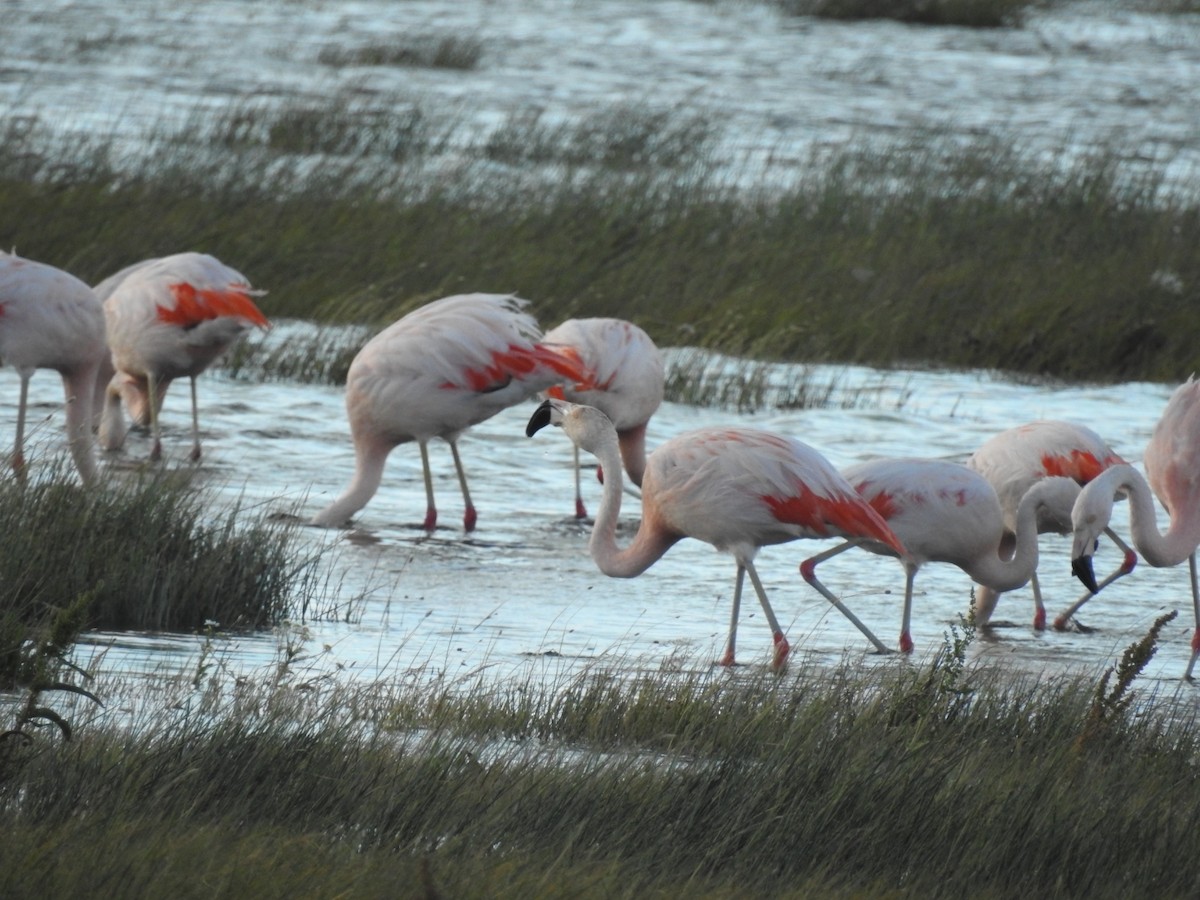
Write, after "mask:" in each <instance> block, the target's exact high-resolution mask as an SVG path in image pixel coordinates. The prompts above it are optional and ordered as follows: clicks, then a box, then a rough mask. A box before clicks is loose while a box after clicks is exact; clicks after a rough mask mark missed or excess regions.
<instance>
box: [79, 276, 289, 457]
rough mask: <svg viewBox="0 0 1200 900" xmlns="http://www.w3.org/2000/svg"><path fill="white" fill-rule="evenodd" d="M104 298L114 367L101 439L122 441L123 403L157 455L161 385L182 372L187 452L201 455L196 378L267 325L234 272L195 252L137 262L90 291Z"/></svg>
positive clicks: (116, 444) (114, 444) (111, 444)
mask: <svg viewBox="0 0 1200 900" xmlns="http://www.w3.org/2000/svg"><path fill="white" fill-rule="evenodd" d="M95 292H96V296H97V297H99V298H101V299H102V300H103V302H104V311H105V316H106V318H107V321H108V342H109V346H110V347H111V349H112V365H113V367H114V368H115V372H114V373H113V375H112V377H111V379H109V380H108V381H107V383H106V386H105V396H104V408H103V412H102V415H101V420H100V443H101V445H102V446H103V447H104V448H105V449H106V450H116V449H118V448H120V447H121V446H123V445H124V443H125V436H126V425H125V419H124V415H123V414H122V410H121V405H122V401H123V402H124V404H125V406H127V407H128V409H129V412H130V415H131V416H132V417H133V419H134V421H135V422H137V423H138V424H139V425H147V424H148V425H150V427H151V430H152V432H153V437H154V444H153V449H152V451H151V454H150V456H151V459H158V458H159V457H160V456H161V454H162V436H161V431H160V427H159V413H160V411H161V409H162V402H163V398H164V396H165V395H166V392H167V388H168V387H169V386H170V384H171V382H172V381H174V380H175V379H176V378H183V377H187V378H188V379H190V381H191V393H192V452H191V458H192V459H193V460H195V459H199V458H200V423H199V413H198V410H197V404H196V377H197V376H198V375H199V374H200V373H201V372H203V371H204V370H205V369H207V368H208V367H209V366H210V365H212V364H213V362H214V361H215V360H216V359H217V357H219V356H220V355H221V354H222V353H224V352H225V351H226V350H227V349H228V348H229V347H230V345H231V344H232V343H233V342H234V341H235V340H236V339H237V338H238V337H240V336H241V334H242V333H243V332H245V331H246V330H247V329H249V328H251V327H259V328H267V327H269V324H268V322H267V319H266V317H265V316H264V315H263V314H262V311H261V310H259V308H258V307H257V306H256V305H255V303H254V300H253V299H252V298H253V297H256V296H259V295H260V294H262V291H256V290H253V289H252V288H251V287H250V282H249V281H248V280H247V279H246V277H245V276H244V275H242V274H241V273H240V272H238V271H236V270H234V269H231V268H230V267H229V266H227V265H225V264H224V263H222V262H221V261H220V260H217V259H216V258H214V257H212V256H208V255H206V254H202V253H178V254H175V255H174V256H165V257H162V258H160V259H149V260H145V261H144V262H140V263H136V264H134V265H132V266H129V267H127V268H125V269H122V270H121V271H120V272H118V273H116V274H115V275H113V276H111V277H109V278H107V279H105V280H104V281H103V282H101V283H100V284H98V285H97V286H96V288H95Z"/></svg>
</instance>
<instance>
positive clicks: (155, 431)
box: [146, 372, 162, 462]
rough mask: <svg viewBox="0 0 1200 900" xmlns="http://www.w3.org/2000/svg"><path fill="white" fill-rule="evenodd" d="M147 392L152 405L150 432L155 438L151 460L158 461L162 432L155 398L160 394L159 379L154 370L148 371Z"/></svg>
mask: <svg viewBox="0 0 1200 900" xmlns="http://www.w3.org/2000/svg"><path fill="white" fill-rule="evenodd" d="M146 392H147V395H148V397H149V401H148V405H149V407H150V434H151V436H152V438H153V440H154V444H153V445H152V446H151V448H150V460H151V462H158V461H159V460H160V459H162V432H161V431H160V430H159V424H158V414H159V412H160V409H159V405H158V404H157V403H155V402H154V398H155V397H157V396H158V379H157V378H155V377H154V373H153V372H147V373H146Z"/></svg>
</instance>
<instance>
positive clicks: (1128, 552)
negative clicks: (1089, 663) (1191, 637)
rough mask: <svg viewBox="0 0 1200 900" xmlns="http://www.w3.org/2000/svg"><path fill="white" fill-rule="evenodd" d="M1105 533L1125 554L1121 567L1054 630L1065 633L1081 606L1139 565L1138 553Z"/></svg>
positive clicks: (1071, 609) (1067, 612)
mask: <svg viewBox="0 0 1200 900" xmlns="http://www.w3.org/2000/svg"><path fill="white" fill-rule="evenodd" d="M1104 533H1105V534H1107V535H1108V537H1109V539H1110V540H1111V541H1112V542H1113V543H1114V544H1116V545H1117V547H1118V549H1120V551H1121V552H1122V554H1124V555H1123V558H1122V560H1121V565H1119V566H1118V567H1117V568H1116V569H1114V570H1113V572H1112V574H1110V575H1109V576H1108V577H1107V578H1105V579H1104V580H1103V581H1101V582H1100V583H1099V584H1098V585H1096V593H1095V594H1094V593H1092V592H1091V591H1088V592H1087V593H1086V594H1084V595H1083V596H1082V597H1080V598H1079V599H1078V600H1076V601H1075V602H1074V603H1072V604H1071V606H1070V607H1069V608H1068V609H1067V610H1065V611H1064V612H1062V613H1060V614H1059V615H1058V616H1057V617H1055V619H1054V629H1055V630H1056V631H1065V630H1066V628H1067V623H1068V622H1070V621H1071V617H1072V616H1074V615H1075V613H1077V612H1079V609H1080V607H1081V606H1083V604H1085V603H1087V602H1088V601H1089V600H1091V599H1092V598H1093V597H1094V596H1096V594H1098V593H1100V592H1101V591H1102V590H1104V589H1105V588H1106V587H1108V586H1109V585H1110V584H1112V583H1113V582H1114V581H1116V580H1117V579H1118V578H1123V577H1124V576H1126V575H1128V574H1129V573H1130V572H1132V571H1133V569H1134V567H1135V566H1136V565H1137V560H1138V557H1137V553H1135V552H1134V551H1133V549H1132V548H1131V547H1130V546H1129V545H1128V544H1127V543H1125V542H1124V541H1123V540H1121V538H1120V537H1118V536H1117V533H1116V532H1115V531H1113V530H1112V529H1111V528H1105V529H1104ZM1197 622H1198V623H1200V618H1198V619H1197Z"/></svg>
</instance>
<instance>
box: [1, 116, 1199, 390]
mask: <svg viewBox="0 0 1200 900" xmlns="http://www.w3.org/2000/svg"><path fill="white" fill-rule="evenodd" d="M363 103H364V101H362V100H361V99H358V100H355V99H352V98H339V97H334V98H332V99H330V100H328V101H327V102H326V103H325V104H324V105H320V104H318V105H317V106H315V107H314V106H313V105H312V104H311V103H309V102H307V101H306V102H305V104H303V106H302V107H301V106H292V107H289V106H287V105H286V104H285V105H284V106H283V107H281V108H275V109H270V110H268V109H256V110H253V114H252V115H247V112H246V110H244V109H231V110H229V111H226V112H223V113H221V112H218V113H212V112H209V113H204V114H197V121H196V122H195V123H194V124H193V125H192V126H190V127H189V128H188V129H186V130H185V132H183V133H178V134H176V133H167V134H163V135H162V136H160V138H159V139H158V142H157V144H156V145H155V146H154V147H153V149H152V152H151V154H150V156H149V157H148V159H147V160H146V161H145V164H144V165H141V166H138V167H136V169H135V170H134V171H128V170H126V169H124V168H122V167H119V166H118V165H117V161H116V160H115V159H114V153H115V151H114V150H113V148H112V146H111V145H109V144H107V143H105V142H104V141H94V142H92V143H90V144H89V143H88V142H87V141H79V140H77V139H75V140H69V139H67V138H66V137H64V136H62V135H58V134H57V133H56V132H55V131H54V129H53V128H51V127H50V126H49V125H48V124H46V123H43V122H37V121H34V122H29V121H23V122H12V123H9V125H8V126H7V127H6V129H0V209H4V211H5V213H4V215H3V217H0V246H14V245H15V246H17V247H18V248H19V249H20V251H21V252H22V253H23V254H24V255H27V256H30V257H32V258H37V259H42V260H46V261H49V262H52V263H54V264H57V265H59V266H61V267H63V268H66V269H68V270H70V271H72V272H74V273H75V274H77V275H79V276H80V277H82V278H84V279H85V280H88V281H91V282H95V281H98V280H100V279H101V278H103V277H105V276H107V275H108V274H110V273H111V272H113V271H114V270H116V269H118V268H120V267H121V266H123V265H125V264H127V263H130V262H133V261H135V260H137V259H141V258H144V257H147V256H153V255H159V254H165V253H171V252H176V251H178V250H180V249H182V248H201V249H204V250H207V251H209V252H212V253H214V254H216V255H217V256H219V257H221V258H222V259H225V260H227V261H229V262H230V263H232V264H234V265H235V266H236V267H237V268H238V269H240V270H242V271H244V272H245V273H247V274H248V275H249V277H250V278H251V279H252V281H253V282H254V283H255V284H256V285H259V286H261V287H264V288H266V289H268V290H269V294H268V295H267V296H266V297H265V298H263V306H264V309H265V310H266V311H267V312H268V314H269V315H272V316H275V317H283V316H287V317H295V318H303V319H309V320H315V321H319V322H340V323H356V324H363V325H366V326H368V327H369V328H372V329H374V328H378V327H380V326H382V325H383V324H386V323H389V322H391V321H393V320H394V319H396V318H398V317H399V316H400V315H401V314H403V313H405V312H407V311H409V310H411V309H413V308H415V307H416V306H418V305H420V304H422V303H425V302H427V301H429V300H431V299H434V298H436V297H439V296H443V295H446V294H452V293H461V292H464V291H473V290H485V291H500V292H509V291H511V292H516V293H519V294H521V295H523V296H526V297H528V298H530V299H531V300H532V301H534V304H535V310H536V312H537V313H538V315H539V317H540V318H541V320H542V321H543V323H544V324H546V325H547V326H549V325H551V324H553V323H555V322H557V321H559V320H561V319H564V318H567V317H569V316H572V315H613V316H619V317H622V318H628V319H631V320H633V321H636V322H638V323H639V324H641V325H642V326H643V327H645V328H646V329H647V331H649V332H650V334H651V336H652V337H653V338H654V339H655V340H656V341H657V342H659V343H660V344H662V345H664V346H678V345H689V346H691V345H695V346H700V347H704V348H709V349H719V350H722V351H724V352H728V353H732V354H736V355H741V356H745V357H750V358H755V359H783V360H798V361H806V362H834V363H863V364H870V365H883V366H887V365H898V364H903V365H923V364H935V365H948V366H956V367H957V366H962V367H982V368H993V369H999V370H1004V371H1008V372H1014V373H1025V374H1030V375H1034V376H1039V377H1057V378H1065V379H1078V380H1099V381H1111V380H1128V379H1146V380H1159V381H1167V382H1173V381H1178V380H1181V379H1182V378H1185V377H1186V376H1187V374H1188V373H1189V372H1191V371H1192V370H1193V369H1194V368H1195V366H1196V353H1195V347H1194V341H1192V340H1191V339H1190V335H1193V334H1195V333H1197V332H1198V331H1200V302H1196V301H1198V300H1200V297H1198V296H1197V291H1198V290H1200V257H1198V256H1197V254H1196V253H1195V252H1194V248H1195V247H1196V246H1197V244H1198V243H1200V201H1198V200H1197V198H1196V197H1194V196H1190V195H1188V194H1186V193H1185V192H1184V191H1183V189H1182V188H1181V187H1179V186H1178V185H1171V184H1168V183H1166V182H1164V181H1163V180H1162V176H1161V170H1160V169H1159V168H1158V167H1157V166H1156V165H1155V164H1154V163H1153V162H1152V161H1151V162H1147V161H1145V160H1140V161H1137V162H1136V164H1135V165H1131V164H1129V162H1128V161H1127V160H1126V159H1125V157H1124V156H1123V154H1122V151H1121V150H1120V148H1114V150H1113V151H1112V153H1111V155H1104V154H1101V155H1099V156H1095V157H1091V158H1085V159H1074V160H1073V161H1067V160H1064V161H1062V162H1061V163H1060V164H1059V165H1058V167H1057V168H1050V169H1048V168H1047V167H1046V165H1045V163H1044V162H1042V161H1041V160H1040V159H1039V158H1038V157H1036V156H1035V155H1034V154H1032V153H1029V154H1026V153H1024V152H1022V150H1021V148H1019V147H1016V148H1014V147H1011V146H1009V145H1007V144H1005V143H1004V142H1003V141H995V142H992V141H980V142H979V143H978V144H976V145H974V146H967V147H961V146H957V145H952V144H951V143H950V142H949V141H943V140H941V139H940V138H939V137H938V136H937V135H930V136H929V138H928V140H927V141H925V142H923V143H922V144H921V145H919V146H897V147H851V148H848V149H847V150H845V151H843V152H842V153H841V154H840V155H838V156H835V157H833V158H829V159H819V160H813V161H812V162H811V163H810V164H809V165H808V166H806V167H804V168H803V169H802V170H801V171H798V172H797V171H789V172H786V173H783V172H780V173H776V175H779V176H782V177H781V178H780V179H779V180H778V181H774V180H772V181H771V183H770V184H761V183H759V184H757V185H756V184H755V183H754V182H753V181H751V182H750V183H741V182H736V181H734V180H732V179H731V178H730V174H729V172H728V170H727V168H726V169H722V168H721V164H722V160H721V159H720V157H719V153H718V150H717V145H716V144H715V143H714V141H713V135H714V134H716V133H717V132H719V129H720V122H719V120H717V119H712V120H705V119H699V118H694V117H687V116H680V117H678V118H672V117H669V116H668V117H666V118H664V116H663V114H662V113H661V112H650V111H645V110H639V109H636V108H629V107H618V108H615V109H613V110H607V111H602V112H600V113H597V114H594V115H592V116H589V117H587V118H585V119H583V120H581V121H578V122H574V123H554V124H553V125H551V124H549V123H545V122H542V121H540V119H539V118H538V117H536V116H533V117H524V118H523V117H520V116H516V117H514V118H513V119H512V120H511V121H508V122H504V123H501V124H499V125H497V126H496V127H495V128H493V129H492V130H490V131H481V130H479V128H478V126H476V125H473V124H471V123H469V122H465V121H460V120H455V119H453V118H450V119H447V118H446V116H445V113H444V112H443V113H441V115H440V116H439V111H438V110H435V109H431V108H428V107H427V106H422V105H421V104H420V103H419V102H409V103H407V104H397V105H396V106H395V107H393V108H392V111H391V112H390V113H389V114H387V115H383V114H381V113H379V111H378V110H373V109H372V108H368V107H365V106H364V105H363ZM318 163H319V164H318ZM718 173H720V174H718ZM335 363H336V364H334V365H333V366H331V370H335V371H336V370H340V367H341V366H342V365H343V364H342V363H340V362H336V361H335Z"/></svg>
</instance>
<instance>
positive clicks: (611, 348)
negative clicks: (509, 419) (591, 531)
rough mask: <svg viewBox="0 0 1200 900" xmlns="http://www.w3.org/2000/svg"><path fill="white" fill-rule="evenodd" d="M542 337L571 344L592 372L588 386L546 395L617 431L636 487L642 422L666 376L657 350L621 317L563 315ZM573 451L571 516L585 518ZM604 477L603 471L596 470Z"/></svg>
mask: <svg viewBox="0 0 1200 900" xmlns="http://www.w3.org/2000/svg"><path fill="white" fill-rule="evenodd" d="M545 340H546V342H547V343H549V344H555V345H557V346H559V347H564V348H572V349H573V350H574V351H575V353H577V354H578V356H579V359H580V361H581V362H582V363H583V365H584V366H586V367H587V369H588V370H589V372H590V373H591V377H592V381H593V386H591V387H588V388H586V389H582V390H579V389H576V388H575V387H572V386H571V385H556V386H554V387H552V388H550V389H549V391H546V392H545V393H546V394H547V395H548V396H551V397H556V398H558V399H559V400H569V401H570V402H572V403H580V404H583V405H584V406H594V407H596V409H598V410H600V411H601V412H603V413H604V414H605V415H606V416H608V418H609V419H610V420H611V421H612V423H613V426H614V427H615V428H616V429H617V444H618V446H619V448H620V450H621V462H622V464H623V465H624V466H625V474H626V475H628V476H629V480H630V481H632V482H633V483H634V484H635V485H637V486H638V487H641V486H642V473H643V472H644V471H645V469H646V425H647V423H648V422H649V421H650V417H651V416H653V415H654V413H655V411H657V410H658V407H659V406H660V405H661V404H662V401H663V391H664V382H665V380H666V375H665V370H664V367H663V359H662V354H661V353H659V351H658V347H657V346H655V344H654V341H653V340H651V339H650V335H648V334H646V332H645V331H643V330H642V329H641V328H639V327H638V326H637V325H634V324H633V323H632V322H627V321H625V320H624V319H607V318H594V319H567V320H566V321H565V322H563V323H562V324H560V325H557V326H555V327H554V328H551V329H550V330H549V331H547V332H546V337H545ZM572 447H573V450H574V454H575V517H576V518H579V519H583V518H586V517H587V507H586V506H585V505H584V502H583V491H582V489H581V485H580V478H579V447H578V446H575V445H572ZM600 473H601V477H603V469H601V470H600Z"/></svg>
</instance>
